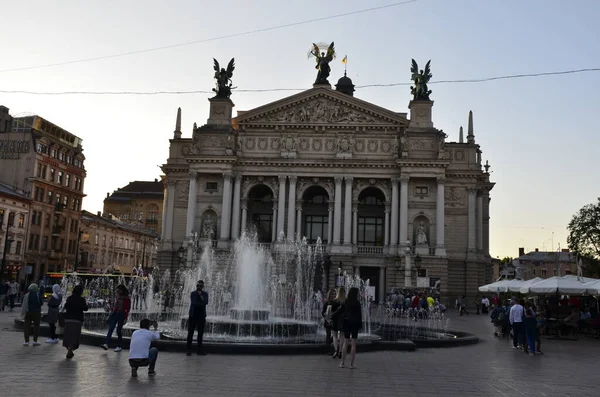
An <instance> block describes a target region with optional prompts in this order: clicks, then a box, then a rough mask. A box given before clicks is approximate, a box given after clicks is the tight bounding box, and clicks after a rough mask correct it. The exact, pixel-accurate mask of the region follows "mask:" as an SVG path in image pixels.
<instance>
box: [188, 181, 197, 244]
mask: <svg viewBox="0 0 600 397" xmlns="http://www.w3.org/2000/svg"><path fill="white" fill-rule="evenodd" d="M189 175H190V186H189V191H188V206H187V223H186V228H185V238H186V239H191V238H192V232H193V230H194V222H195V220H196V198H197V195H198V191H197V189H196V180H197V178H198V173H197V172H196V171H190V173H189Z"/></svg>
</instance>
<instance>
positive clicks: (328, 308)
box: [321, 289, 337, 354]
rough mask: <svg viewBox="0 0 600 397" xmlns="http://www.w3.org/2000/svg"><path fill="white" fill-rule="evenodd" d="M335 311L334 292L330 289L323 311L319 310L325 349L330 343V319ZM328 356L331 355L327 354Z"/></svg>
mask: <svg viewBox="0 0 600 397" xmlns="http://www.w3.org/2000/svg"><path fill="white" fill-rule="evenodd" d="M336 309H337V307H336V306H335V290H334V289H331V290H330V291H329V293H328V294H327V300H326V301H325V303H324V304H323V309H322V310H321V316H322V317H323V322H324V325H325V344H326V345H327V348H329V346H330V345H331V342H332V339H331V338H332V318H333V313H334V312H335V310H336ZM334 351H335V350H334ZM328 354H331V353H330V352H328Z"/></svg>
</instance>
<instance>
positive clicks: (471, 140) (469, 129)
mask: <svg viewBox="0 0 600 397" xmlns="http://www.w3.org/2000/svg"><path fill="white" fill-rule="evenodd" d="M467 143H475V135H474V134H473V111H472V110H469V125H468V127H467Z"/></svg>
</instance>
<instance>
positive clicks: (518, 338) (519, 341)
mask: <svg viewBox="0 0 600 397" xmlns="http://www.w3.org/2000/svg"><path fill="white" fill-rule="evenodd" d="M523 316H524V308H523V306H522V305H521V303H520V302H517V300H516V299H513V305H512V307H511V308H510V313H509V316H508V320H509V321H510V325H511V326H512V329H513V349H518V348H519V347H521V346H524V344H525V343H524V341H523V339H524V336H525V329H524V325H523Z"/></svg>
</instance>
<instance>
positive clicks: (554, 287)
mask: <svg viewBox="0 0 600 397" xmlns="http://www.w3.org/2000/svg"><path fill="white" fill-rule="evenodd" d="M519 292H520V293H522V294H530V293H531V294H539V295H549V294H557V293H558V294H565V295H583V294H585V293H586V292H587V288H586V287H585V285H584V284H583V283H582V282H581V281H577V278H575V279H572V278H564V277H556V276H555V277H550V278H547V279H545V280H542V281H540V282H537V283H535V284H531V285H528V286H523V287H521V289H520V290H519Z"/></svg>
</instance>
